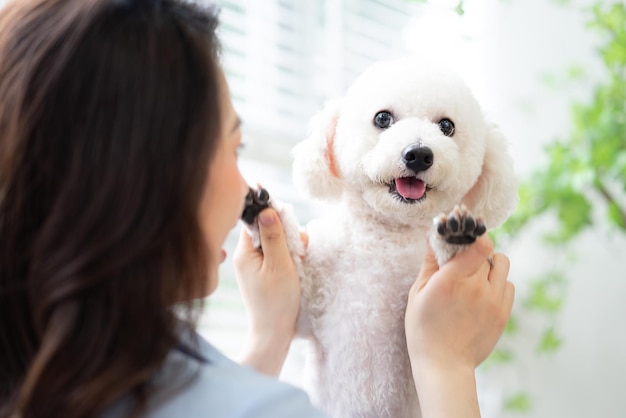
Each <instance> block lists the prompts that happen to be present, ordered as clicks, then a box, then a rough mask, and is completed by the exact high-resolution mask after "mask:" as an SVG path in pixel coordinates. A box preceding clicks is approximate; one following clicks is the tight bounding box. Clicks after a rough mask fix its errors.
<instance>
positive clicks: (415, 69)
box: [294, 59, 515, 224]
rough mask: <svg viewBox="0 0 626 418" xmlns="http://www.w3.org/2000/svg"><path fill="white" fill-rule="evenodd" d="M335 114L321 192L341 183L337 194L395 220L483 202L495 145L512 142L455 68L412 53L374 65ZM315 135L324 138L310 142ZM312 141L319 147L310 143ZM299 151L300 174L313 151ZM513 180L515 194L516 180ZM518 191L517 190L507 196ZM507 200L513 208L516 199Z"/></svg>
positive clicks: (425, 217) (424, 219)
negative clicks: (428, 63) (483, 180)
mask: <svg viewBox="0 0 626 418" xmlns="http://www.w3.org/2000/svg"><path fill="white" fill-rule="evenodd" d="M332 113H333V115H330V116H331V119H330V120H331V122H330V127H326V130H325V140H324V141H323V142H324V143H325V145H324V147H325V148H324V150H323V154H324V155H323V161H321V162H320V161H319V160H318V161H317V162H316V163H314V164H323V163H325V164H326V165H327V166H328V168H326V171H330V175H331V177H332V178H331V179H330V180H329V182H328V184H327V185H326V186H323V185H321V186H319V187H318V189H319V188H320V187H321V188H324V187H326V188H327V189H328V190H326V191H325V190H318V191H321V192H322V193H321V195H324V192H327V191H331V189H334V190H333V191H332V192H331V193H330V194H331V195H335V196H336V195H337V193H336V192H337V191H339V194H346V193H347V194H350V195H352V196H354V197H358V198H359V199H362V201H363V203H364V205H366V206H367V207H368V208H370V209H372V210H373V212H374V213H376V214H378V215H380V216H381V217H383V218H385V219H386V220H387V221H392V222H399V223H402V224H414V223H416V222H417V223H421V224H423V223H429V222H430V221H431V220H432V218H433V217H434V216H436V215H438V214H439V213H441V212H443V211H448V210H450V209H451V208H452V207H453V206H454V205H455V204H459V203H467V204H469V206H470V209H475V208H472V207H471V206H476V204H475V203H477V202H474V200H476V196H471V195H472V193H470V192H471V191H472V190H474V188H475V187H476V185H477V183H478V180H479V178H480V177H481V175H482V174H484V171H485V170H484V168H485V163H486V151H487V147H488V146H491V147H495V146H501V147H502V148H505V144H504V143H502V141H499V142H494V141H490V140H489V138H490V136H492V134H493V129H494V128H493V126H492V125H490V124H488V123H487V122H486V121H485V118H484V116H483V113H482V111H481V109H480V106H479V104H478V103H477V101H476V100H475V99H474V97H473V95H472V93H471V91H470V90H469V88H468V87H467V86H466V85H465V83H464V82H463V81H462V80H461V79H460V78H459V77H458V76H457V75H456V74H455V73H453V72H452V71H449V70H447V69H444V68H426V67H424V66H423V65H421V64H420V63H419V62H417V61H415V60H412V59H403V60H399V61H390V62H383V63H379V64H376V65H374V66H373V67H371V68H370V69H369V70H368V71H366V72H365V73H364V74H363V75H362V76H361V77H359V79H357V81H356V82H355V83H354V84H353V85H352V86H351V88H350V89H349V90H348V92H347V94H346V96H345V97H344V98H343V100H342V101H341V102H339V104H337V105H336V108H335V109H334V111H333V112H332ZM327 116H328V115H327ZM322 119H324V118H322ZM325 119H326V122H325V123H326V124H327V125H328V124H329V123H328V117H326V118H325ZM317 123H320V122H319V121H318V122H317ZM322 123H324V121H322ZM313 129H314V130H315V126H314V127H313ZM322 130H323V129H322ZM314 136H315V135H312V137H314ZM312 140H314V141H318V142H319V139H314V138H309V140H307V141H312ZM304 148H308V150H305V152H307V153H310V152H311V151H312V149H311V147H310V146H308V147H307V146H305V147H304ZM500 153H506V152H505V150H503V151H502V152H500ZM298 154H301V152H297V153H296V162H295V164H296V165H295V166H294V167H295V169H294V176H295V177H296V180H297V179H298V176H299V174H298V171H302V170H301V168H298V167H297V165H298V164H302V161H305V160H306V159H307V158H308V159H310V158H311V157H310V156H309V157H306V158H302V157H300V158H299V156H298ZM299 160H300V161H299ZM504 160H505V161H503V162H502V164H495V166H497V168H498V170H499V171H500V173H497V175H501V176H504V177H507V178H510V179H511V181H512V180H513V174H512V169H511V168H510V167H509V168H506V167H502V168H499V166H500V165H506V164H509V165H510V160H508V159H507V158H504ZM304 163H306V162H304ZM305 171H306V170H305ZM305 175H306V174H305ZM320 184H322V183H320ZM511 187H512V189H513V195H514V193H515V191H514V189H515V185H514V183H513V184H512V185H511ZM315 189H316V188H315V187H310V186H309V190H312V191H313V192H314V193H313V194H314V195H315V194H318V195H320V193H315ZM480 192H481V193H487V191H486V190H481V191H480ZM474 194H475V193H474ZM513 195H512V194H511V193H509V194H508V196H510V197H508V196H507V197H506V199H508V200H511V197H513ZM483 198H484V197H483V196H480V199H479V200H481V201H482V200H483ZM495 199H499V197H495ZM513 200H514V198H513ZM352 201H354V199H352ZM473 204H474V205H473ZM483 206H484V205H483ZM505 206H507V211H509V210H510V209H511V208H512V206H514V204H510V203H507V204H505ZM479 212H480V211H479ZM481 215H482V216H484V215H487V214H486V213H485V214H481V213H479V214H478V216H481ZM502 220H503V219H499V220H498V221H497V223H499V222H501V221H502Z"/></svg>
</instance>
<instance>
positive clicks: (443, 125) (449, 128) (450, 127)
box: [439, 119, 454, 136]
mask: <svg viewBox="0 0 626 418" xmlns="http://www.w3.org/2000/svg"><path fill="white" fill-rule="evenodd" d="M439 129H441V132H443V134H444V135H445V136H452V135H454V122H452V121H451V120H450V119H441V120H440V121H439Z"/></svg>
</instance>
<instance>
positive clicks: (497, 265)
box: [488, 254, 510, 295]
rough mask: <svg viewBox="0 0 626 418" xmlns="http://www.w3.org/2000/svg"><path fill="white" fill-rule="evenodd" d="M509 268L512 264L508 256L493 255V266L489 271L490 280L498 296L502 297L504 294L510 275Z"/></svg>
mask: <svg viewBox="0 0 626 418" xmlns="http://www.w3.org/2000/svg"><path fill="white" fill-rule="evenodd" d="M509 267H510V262H509V258H508V257H507V256H506V255H504V254H494V255H493V265H492V266H490V268H491V270H490V271H489V275H488V280H489V283H491V286H492V288H493V289H494V291H495V292H496V293H497V294H500V295H501V294H502V293H503V292H504V288H505V285H506V283H507V277H508V275H509Z"/></svg>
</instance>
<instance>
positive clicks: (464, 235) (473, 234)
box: [435, 206, 487, 244]
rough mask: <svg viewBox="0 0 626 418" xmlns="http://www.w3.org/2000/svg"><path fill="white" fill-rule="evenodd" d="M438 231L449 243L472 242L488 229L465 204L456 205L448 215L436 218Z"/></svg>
mask: <svg viewBox="0 0 626 418" xmlns="http://www.w3.org/2000/svg"><path fill="white" fill-rule="evenodd" d="M435 226H436V229H437V233H438V234H439V235H441V237H442V238H443V239H444V241H446V242H447V243H448V244H471V243H473V242H474V241H476V239H477V238H478V237H479V236H481V235H482V234H484V233H485V232H486V231H487V228H486V227H485V224H484V223H483V221H482V220H481V219H480V218H474V216H473V215H472V214H471V213H470V212H469V210H468V209H467V208H466V207H465V206H461V207H459V206H455V208H454V210H452V212H450V213H449V214H448V215H441V216H439V217H438V218H436V219H435Z"/></svg>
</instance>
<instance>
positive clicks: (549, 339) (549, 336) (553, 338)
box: [537, 327, 562, 353]
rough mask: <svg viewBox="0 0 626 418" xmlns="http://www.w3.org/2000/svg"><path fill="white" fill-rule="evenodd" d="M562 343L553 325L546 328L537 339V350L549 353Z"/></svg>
mask: <svg viewBox="0 0 626 418" xmlns="http://www.w3.org/2000/svg"><path fill="white" fill-rule="evenodd" d="M561 344H562V340H561V338H560V337H559V336H558V335H557V334H556V332H555V330H554V327H550V328H548V329H546V330H545V331H544V333H543V336H542V337H541V341H539V345H538V346H537V351H538V352H540V353H551V352H554V351H556V350H557V349H558V348H559V347H560V346H561Z"/></svg>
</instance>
